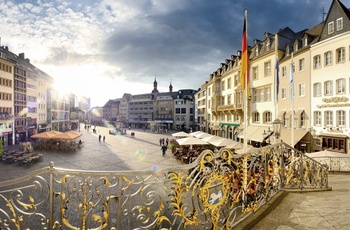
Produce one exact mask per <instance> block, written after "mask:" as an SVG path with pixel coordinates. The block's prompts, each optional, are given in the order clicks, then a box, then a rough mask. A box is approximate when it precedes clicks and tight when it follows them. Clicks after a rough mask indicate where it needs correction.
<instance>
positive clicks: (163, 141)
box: [162, 137, 165, 145]
mask: <svg viewBox="0 0 350 230" xmlns="http://www.w3.org/2000/svg"><path fill="white" fill-rule="evenodd" d="M162 144H163V145H164V144H165V140H164V137H163V139H162Z"/></svg>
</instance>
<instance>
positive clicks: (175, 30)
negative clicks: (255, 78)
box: [0, 0, 350, 106]
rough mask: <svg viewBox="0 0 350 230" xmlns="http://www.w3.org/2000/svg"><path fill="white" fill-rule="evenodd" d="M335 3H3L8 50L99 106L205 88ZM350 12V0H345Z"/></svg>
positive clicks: (1, 27) (1, 23) (1, 28)
mask: <svg viewBox="0 0 350 230" xmlns="http://www.w3.org/2000/svg"><path fill="white" fill-rule="evenodd" d="M331 2H332V0H268V1H262V0H218V1H212V0H132V1H130V0H118V1H116V0H81V1H64V0H56V1H46V0H37V1H32V0H27V1H26V0H24V1H19V0H15V1H14V0H12V1H11V0H0V37H1V45H3V46H8V47H9V49H10V50H11V51H12V52H14V53H16V54H18V53H22V52H24V53H25V57H26V58H29V59H30V60H31V62H32V63H33V64H34V65H35V66H37V67H39V68H40V69H42V70H43V71H45V72H46V73H48V74H49V75H51V76H52V77H53V78H54V79H55V81H56V86H57V88H58V89H60V90H63V91H72V92H73V93H75V94H77V95H78V96H88V97H91V100H92V106H103V105H104V103H105V102H107V100H108V99H115V98H120V97H122V95H123V94H124V93H131V94H142V93H150V92H151V91H152V89H153V81H154V78H155V77H156V78H157V82H158V89H159V90H160V91H161V92H167V91H168V87H169V83H170V81H171V82H172V85H173V87H174V90H175V91H177V90H179V89H198V88H199V87H200V86H201V84H202V83H203V82H204V81H206V80H208V79H209V75H210V74H211V73H213V72H214V71H216V70H217V68H219V66H220V63H221V62H224V61H225V59H229V58H230V56H231V55H232V54H236V53H237V50H240V49H241V36H242V27H243V12H244V9H247V10H248V36H249V37H248V41H249V44H252V41H253V39H261V40H262V39H263V34H264V32H270V33H275V32H276V31H278V30H279V29H283V28H284V27H287V26H288V27H290V28H291V29H292V30H294V31H299V30H302V29H306V28H311V27H313V26H315V25H316V24H318V23H320V22H321V21H322V9H323V8H324V9H325V11H326V12H327V11H328V9H329V7H330V4H331ZM342 3H343V4H344V5H345V6H346V7H350V0H342Z"/></svg>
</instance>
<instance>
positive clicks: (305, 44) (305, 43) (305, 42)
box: [304, 37, 308, 47]
mask: <svg viewBox="0 0 350 230" xmlns="http://www.w3.org/2000/svg"><path fill="white" fill-rule="evenodd" d="M307 45H308V43H307V37H305V38H304V47H306V46H307Z"/></svg>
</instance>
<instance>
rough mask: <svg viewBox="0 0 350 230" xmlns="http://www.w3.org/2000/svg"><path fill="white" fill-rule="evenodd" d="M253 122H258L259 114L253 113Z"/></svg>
mask: <svg viewBox="0 0 350 230" xmlns="http://www.w3.org/2000/svg"><path fill="white" fill-rule="evenodd" d="M253 122H254V123H259V122H260V114H259V113H258V112H255V113H253Z"/></svg>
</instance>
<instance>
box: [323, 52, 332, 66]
mask: <svg viewBox="0 0 350 230" xmlns="http://www.w3.org/2000/svg"><path fill="white" fill-rule="evenodd" d="M324 61H325V63H324V64H325V66H329V65H332V52H331V51H328V52H326V53H325V54H324Z"/></svg>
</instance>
